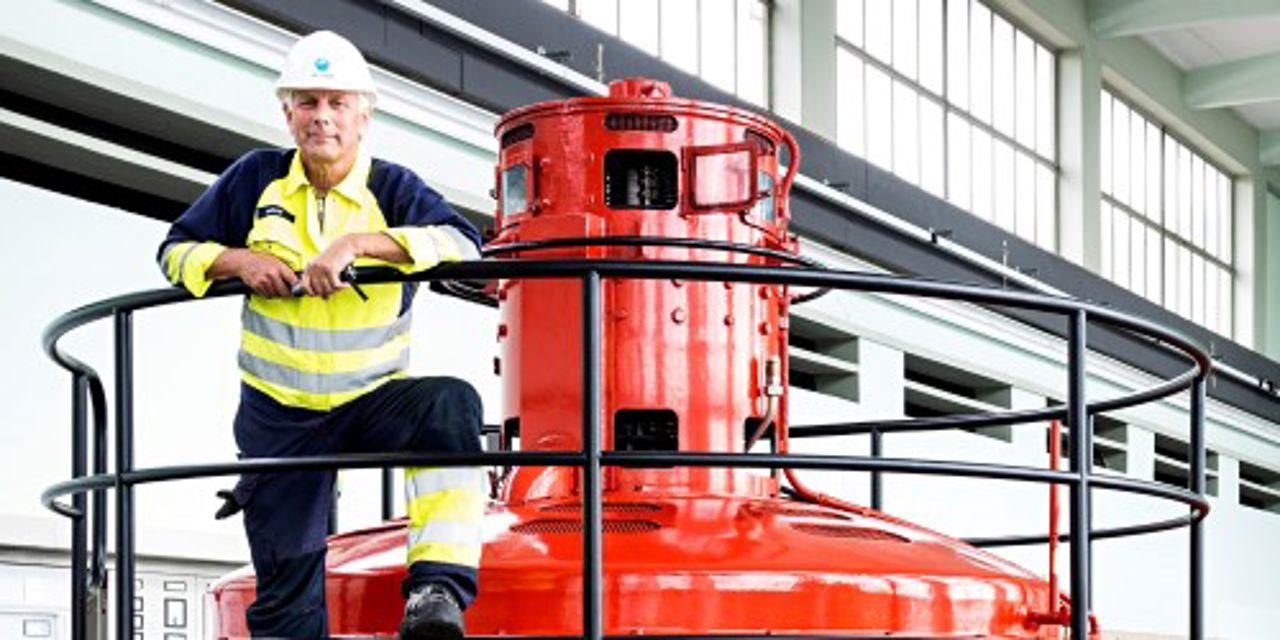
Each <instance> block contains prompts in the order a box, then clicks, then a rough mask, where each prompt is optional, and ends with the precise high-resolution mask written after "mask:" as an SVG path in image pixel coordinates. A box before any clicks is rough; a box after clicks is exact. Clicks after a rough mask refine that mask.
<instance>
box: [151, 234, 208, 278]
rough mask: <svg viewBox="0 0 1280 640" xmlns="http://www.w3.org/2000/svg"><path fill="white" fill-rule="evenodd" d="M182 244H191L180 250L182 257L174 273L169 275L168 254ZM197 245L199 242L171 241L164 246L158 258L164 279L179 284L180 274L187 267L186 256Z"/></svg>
mask: <svg viewBox="0 0 1280 640" xmlns="http://www.w3.org/2000/svg"><path fill="white" fill-rule="evenodd" d="M183 244H190V245H191V246H189V247H187V250H186V251H183V252H182V258H181V259H180V260H179V262H178V270H177V271H176V272H175V273H176V275H174V276H173V277H170V276H169V255H170V254H172V253H173V250H174V249H176V248H177V247H178V246H179V245H183ZM199 246H200V243H199V242H190V241H188V242H172V243H170V244H169V246H167V247H165V248H164V253H162V254H160V260H159V262H160V273H163V274H164V277H165V279H166V280H168V281H169V284H180V283H181V282H182V274H183V272H184V271H185V270H186V268H187V257H188V256H190V255H191V252H192V251H195V250H196V247H199Z"/></svg>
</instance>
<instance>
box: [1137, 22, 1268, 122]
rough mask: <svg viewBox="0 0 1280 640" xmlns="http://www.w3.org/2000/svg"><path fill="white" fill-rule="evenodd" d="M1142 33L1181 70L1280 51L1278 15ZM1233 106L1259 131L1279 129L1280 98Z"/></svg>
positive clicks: (1144, 37)
mask: <svg viewBox="0 0 1280 640" xmlns="http://www.w3.org/2000/svg"><path fill="white" fill-rule="evenodd" d="M1186 1H1188V2H1193V1H1196V0H1186ZM1142 37H1143V39H1145V40H1146V41H1147V42H1149V43H1151V45H1152V46H1154V47H1155V48H1156V49H1157V50H1158V51H1160V53H1161V54H1163V55H1164V56H1165V57H1166V58H1168V59H1169V60H1170V61H1171V62H1173V63H1174V64H1175V65H1177V66H1178V67H1179V68H1181V69H1182V70H1183V71H1191V70H1193V69H1199V68H1202V67H1208V66H1213V65H1216V64H1222V63H1224V62H1234V61H1236V60H1242V59H1245V58H1252V57H1255V56H1259V55H1263V54H1267V53H1276V52H1280V16H1267V17H1253V18H1242V19H1234V20H1222V21H1217V22H1210V23H1203V24H1198V25H1195V26H1192V27H1186V28H1178V29H1170V30H1166V31H1157V32H1153V33H1148V34H1145V35H1143V36H1142ZM1233 108H1234V109H1235V111H1236V113H1238V114H1240V117H1242V118H1244V120H1245V121H1246V122H1248V123H1249V124H1251V125H1253V126H1254V127H1256V128H1258V129H1259V130H1261V131H1266V130H1270V129H1280V102H1264V103H1257V104H1250V105H1244V106H1237V107H1233Z"/></svg>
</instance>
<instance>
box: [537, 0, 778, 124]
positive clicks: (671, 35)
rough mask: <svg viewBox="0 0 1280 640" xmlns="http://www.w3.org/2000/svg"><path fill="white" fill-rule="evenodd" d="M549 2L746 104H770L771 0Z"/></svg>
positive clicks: (566, 0)
mask: <svg viewBox="0 0 1280 640" xmlns="http://www.w3.org/2000/svg"><path fill="white" fill-rule="evenodd" d="M545 1H546V2H547V4H550V5H553V6H556V7H559V8H560V9H562V10H564V11H566V12H568V13H569V14H570V15H573V16H577V17H579V18H581V19H582V20H583V21H585V22H586V23H588V24H590V25H592V26H594V27H596V28H597V29H600V30H601V31H604V32H606V33H608V34H610V35H614V36H617V37H619V38H622V39H623V40H624V41H626V42H627V43H629V44H632V45H634V46H636V47H639V48H640V49H643V50H645V51H647V52H649V53H651V54H653V55H654V56H657V57H659V58H662V59H663V60H664V61H666V62H667V63H669V64H671V65H673V66H675V67H678V68H680V69H682V70H684V71H687V72H689V73H691V74H694V75H696V76H699V77H701V78H702V79H703V80H706V81H707V82H710V83H711V84H714V85H716V86H717V87H720V88H721V89H724V90H725V91H729V92H731V93H734V94H736V95H737V96H738V97H739V98H742V99H743V100H747V101H749V102H752V103H755V104H758V105H761V106H767V104H768V101H767V98H768V95H769V92H768V74H769V38H768V28H769V2H768V0H545Z"/></svg>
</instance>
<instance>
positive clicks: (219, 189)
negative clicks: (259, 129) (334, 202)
mask: <svg viewBox="0 0 1280 640" xmlns="http://www.w3.org/2000/svg"><path fill="white" fill-rule="evenodd" d="M291 160H292V152H289V151H281V150H267V149H260V150H256V151H250V152H249V153H246V154H245V155H243V156H241V157H240V159H239V160H236V161H235V163H233V164H232V165H231V166H230V167H228V168H227V170H226V171H223V172H222V175H220V176H218V179H217V180H216V181H214V183H213V184H212V185H210V186H209V188H208V189H206V190H205V192H204V193H203V194H201V195H200V197H199V198H197V199H196V201H195V202H193V203H191V206H190V207H188V208H187V210H186V211H184V212H183V213H182V215H180V216H178V219H177V220H176V221H174V223H173V226H171V227H169V233H168V235H167V236H165V239H164V241H163V242H161V243H160V248H159V250H158V251H157V252H156V258H157V260H159V258H160V257H161V256H163V255H164V252H165V249H166V248H167V247H168V246H169V245H171V244H173V243H175V242H189V241H193V242H217V243H218V244H221V245H224V246H227V247H243V246H244V242H245V238H247V237H248V236H249V229H250V228H252V226H253V211H254V207H255V206H256V205H257V203H258V198H259V197H260V196H261V195H262V190H263V189H264V188H266V186H267V185H268V184H270V183H271V181H272V180H275V179H277V178H279V177H281V176H283V175H284V172H287V171H288V167H289V162H290V161H291Z"/></svg>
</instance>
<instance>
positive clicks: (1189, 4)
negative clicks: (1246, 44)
mask: <svg viewBox="0 0 1280 640" xmlns="http://www.w3.org/2000/svg"><path fill="white" fill-rule="evenodd" d="M1268 14H1271V15H1280V0H1091V1H1090V2H1089V25H1090V27H1091V28H1092V29H1093V34H1094V35H1095V36H1096V37H1099V38H1118V37H1121V36H1136V35H1142V34H1144V33H1154V32H1157V31H1166V30H1169V29H1178V28H1185V27H1192V26H1195V25H1198V24H1204V23H1206V22H1217V21H1221V20H1232V19H1238V18H1253V17H1257V16H1261V15H1268Z"/></svg>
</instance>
